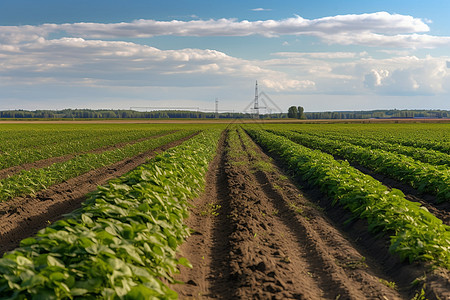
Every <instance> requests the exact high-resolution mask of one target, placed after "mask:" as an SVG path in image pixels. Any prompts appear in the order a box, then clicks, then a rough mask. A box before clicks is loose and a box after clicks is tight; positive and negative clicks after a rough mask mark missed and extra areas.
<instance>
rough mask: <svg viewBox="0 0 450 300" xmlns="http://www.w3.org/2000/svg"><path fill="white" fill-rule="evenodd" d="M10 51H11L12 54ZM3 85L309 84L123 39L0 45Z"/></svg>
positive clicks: (209, 53) (248, 65) (248, 64)
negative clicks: (255, 80) (67, 83)
mask: <svg viewBox="0 0 450 300" xmlns="http://www.w3.org/2000/svg"><path fill="white" fill-rule="evenodd" d="M11 50H14V51H15V53H11ZM0 77H2V78H3V80H2V82H3V84H4V85H5V84H16V83H17V82H18V81H19V80H20V82H22V83H23V84H42V82H53V83H58V82H59V83H61V84H64V83H66V82H68V80H70V84H72V85H84V86H99V85H104V86H107V85H111V86H117V85H124V86H211V85H222V84H223V82H224V81H228V82H230V81H231V82H236V81H237V82H239V81H242V80H249V81H250V80H251V81H253V79H255V78H259V79H261V80H262V81H264V80H265V81H266V82H267V83H268V88H269V89H273V90H276V91H282V90H289V91H301V90H305V89H310V88H311V87H313V86H314V83H313V81H312V80H309V81H301V80H295V79H292V78H290V77H289V76H288V75H287V74H285V73H283V72H280V71H275V70H272V69H270V68H265V67H263V66H260V65H259V64H258V63H255V62H252V61H248V60H243V59H239V58H235V57H231V56H228V55H226V54H225V53H223V52H220V51H216V50H208V49H205V50H202V49H180V50H160V49H157V48H154V47H150V46H146V45H139V44H135V43H131V42H122V41H102V40H85V39H83V38H60V39H52V40H47V39H44V38H40V39H38V40H37V41H36V42H33V43H26V44H23V45H22V44H21V45H16V46H15V48H14V49H10V47H5V46H2V47H0Z"/></svg>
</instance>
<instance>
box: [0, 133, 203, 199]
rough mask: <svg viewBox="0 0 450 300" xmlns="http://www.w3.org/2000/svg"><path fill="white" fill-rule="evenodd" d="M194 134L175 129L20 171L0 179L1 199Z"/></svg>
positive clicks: (21, 193) (48, 184)
mask: <svg viewBox="0 0 450 300" xmlns="http://www.w3.org/2000/svg"><path fill="white" fill-rule="evenodd" d="M193 133H194V131H192V130H183V131H178V132H175V133H172V134H169V135H165V136H162V137H158V138H154V139H149V140H144V141H142V142H139V143H135V144H128V145H126V146H124V147H122V148H117V149H114V150H109V151H104V152H102V153H85V154H81V155H78V156H76V157H75V158H73V159H70V160H67V161H64V162H59V163H54V164H52V165H50V166H48V167H45V168H40V169H31V170H28V171H21V172H20V173H18V174H15V175H13V176H10V177H7V178H5V179H2V180H0V201H5V200H8V199H10V198H13V197H16V196H20V195H28V194H33V193H36V192H38V191H40V190H43V189H46V188H47V187H49V186H51V185H54V184H58V183H61V182H63V181H65V180H67V179H70V178H73V177H76V176H79V175H81V174H83V173H86V172H88V171H90V170H94V169H97V168H100V167H103V166H107V165H111V164H113V163H115V162H118V161H120V160H123V159H125V158H127V157H132V156H135V155H138V154H140V153H143V152H145V151H149V150H153V149H155V148H157V147H160V146H162V145H165V144H168V143H170V142H173V141H176V140H179V139H181V138H184V137H186V136H188V135H190V134H193Z"/></svg>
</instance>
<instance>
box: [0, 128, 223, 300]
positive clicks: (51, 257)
mask: <svg viewBox="0 0 450 300" xmlns="http://www.w3.org/2000/svg"><path fill="white" fill-rule="evenodd" d="M219 135H220V131H219V130H211V131H207V132H202V133H200V134H199V135H197V136H195V137H194V138H192V139H190V140H188V141H186V142H184V143H183V144H181V145H180V146H178V147H175V148H172V149H170V150H168V151H166V152H164V153H162V154H160V155H158V156H157V157H155V158H154V159H153V160H151V161H150V162H149V163H147V164H145V165H142V166H140V167H139V168H137V169H135V170H133V171H132V172H130V173H128V174H126V175H124V176H123V177H121V178H118V179H115V180H112V181H110V182H109V183H108V184H107V185H106V186H102V187H99V188H98V190H97V191H96V192H95V193H93V194H92V195H91V196H90V197H89V198H88V200H87V201H86V202H85V203H84V205H83V208H82V209H80V210H78V211H76V212H74V213H72V214H71V215H69V216H68V218H67V219H64V220H60V221H57V222H55V223H54V224H53V225H51V226H49V227H47V228H45V229H43V230H41V231H40V232H39V233H38V234H37V235H36V236H35V237H31V238H27V239H25V240H23V241H22V242H21V247H20V248H18V249H16V250H15V251H13V252H10V253H7V254H5V255H4V257H3V258H2V259H0V299H99V298H101V299H175V298H177V294H176V293H175V292H173V291H172V290H170V289H169V288H168V287H167V286H166V284H164V283H163V281H162V278H164V280H165V281H168V282H173V279H172V276H171V274H173V273H174V272H176V271H177V268H176V267H177V265H178V264H182V265H187V266H189V265H190V264H189V263H188V262H187V260H186V259H184V258H180V259H178V258H177V257H176V255H175V254H176V252H175V251H176V248H177V246H178V245H179V244H180V243H181V242H182V241H183V240H184V238H185V237H186V236H187V235H188V234H189V230H188V228H187V227H186V226H185V225H184V224H183V219H184V218H186V217H187V215H188V206H189V204H188V200H189V199H192V198H193V197H196V196H197V195H198V193H199V192H200V191H201V190H202V188H203V186H204V176H205V174H206V171H207V168H208V164H209V162H210V161H211V160H212V158H213V157H214V155H215V151H216V147H217V141H218V138H219Z"/></svg>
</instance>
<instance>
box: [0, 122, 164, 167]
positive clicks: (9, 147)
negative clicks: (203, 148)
mask: <svg viewBox="0 0 450 300" xmlns="http://www.w3.org/2000/svg"><path fill="white" fill-rule="evenodd" d="M169 131H170V129H163V130H155V129H150V130H149V129H148V128H131V129H126V128H121V127H119V128H105V127H81V128H71V127H69V128H65V127H64V128H57V129H55V128H50V129H49V128H45V127H44V128H42V127H41V128H39V129H32V130H20V129H17V130H4V129H3V130H2V131H0V139H1V140H2V141H3V143H1V144H0V151H1V154H2V155H1V156H0V169H4V168H8V167H12V166H18V165H21V164H24V163H31V162H35V161H38V160H42V159H47V158H50V157H55V156H62V155H66V154H79V153H83V152H87V151H91V150H94V149H98V148H102V147H106V146H112V145H116V144H119V143H127V142H132V141H135V140H138V139H141V138H148V137H151V136H154V135H157V134H165V133H169Z"/></svg>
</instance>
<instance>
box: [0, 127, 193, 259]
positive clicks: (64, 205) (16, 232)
mask: <svg viewBox="0 0 450 300" xmlns="http://www.w3.org/2000/svg"><path fill="white" fill-rule="evenodd" d="M194 135H195V134H193V135H191V136H188V137H186V138H183V139H180V140H178V141H175V142H172V143H169V144H167V145H164V146H161V147H158V148H156V149H154V150H151V151H147V152H145V153H142V154H139V155H137V156H134V157H130V158H127V159H125V160H122V161H120V162H117V163H115V164H113V165H110V166H106V167H102V168H99V169H96V170H92V171H89V172H87V173H85V174H83V175H80V176H78V177H75V178H72V179H69V180H67V181H65V182H63V183H60V184H57V185H54V186H51V187H49V188H48V189H46V190H44V191H41V192H39V193H37V194H36V195H33V196H31V195H30V196H26V197H17V198H14V199H11V200H8V201H6V202H3V203H0V241H1V243H0V256H1V255H2V254H3V253H4V252H7V251H10V250H13V249H15V248H16V247H18V246H19V242H20V241H21V240H22V239H24V238H27V237H29V236H32V235H34V234H36V233H37V232H38V231H39V230H40V229H42V228H44V227H46V226H47V225H48V224H49V223H53V222H55V221H56V220H58V219H61V218H62V217H63V215H64V214H68V213H70V212H72V211H74V210H75V209H78V208H80V207H81V204H82V203H83V202H84V200H85V199H86V197H87V194H88V193H90V192H92V191H94V190H96V189H97V186H99V185H102V184H105V183H106V182H107V181H108V180H110V179H113V178H116V177H119V176H121V175H123V174H125V173H127V172H129V171H131V170H133V169H135V168H136V167H138V166H139V165H141V164H143V163H145V162H146V161H147V160H149V159H151V158H153V157H154V156H156V155H157V154H158V153H160V152H162V151H165V150H167V149H169V148H171V147H174V146H177V145H179V144H181V143H182V142H183V141H185V140H187V139H189V138H191V137H192V136H194Z"/></svg>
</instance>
